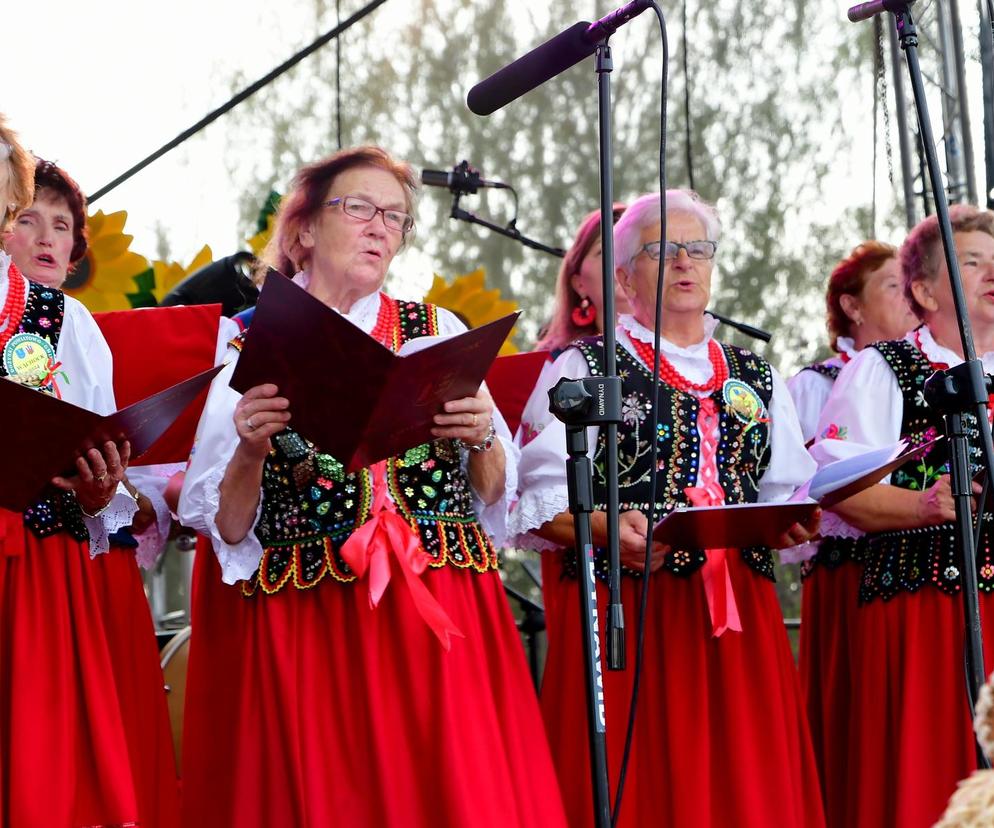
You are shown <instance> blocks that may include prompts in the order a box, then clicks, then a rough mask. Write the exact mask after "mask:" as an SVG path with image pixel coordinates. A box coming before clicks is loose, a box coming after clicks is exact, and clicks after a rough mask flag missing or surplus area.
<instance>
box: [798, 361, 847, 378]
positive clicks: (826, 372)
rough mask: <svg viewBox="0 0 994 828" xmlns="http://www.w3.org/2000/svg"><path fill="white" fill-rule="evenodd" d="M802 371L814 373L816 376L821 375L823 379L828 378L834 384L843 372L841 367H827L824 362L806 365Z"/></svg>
mask: <svg viewBox="0 0 994 828" xmlns="http://www.w3.org/2000/svg"><path fill="white" fill-rule="evenodd" d="M801 370H802V371H814V372H815V373H816V374H821V375H822V376H823V377H828V378H829V379H830V380H831V381H832V382H835V381H836V380H837V379H838V378H839V371H841V370H842V367H841V366H840V365H827V364H826V363H824V362H816V363H815V364H814V365H805V366H804V367H803V368H802V369H801Z"/></svg>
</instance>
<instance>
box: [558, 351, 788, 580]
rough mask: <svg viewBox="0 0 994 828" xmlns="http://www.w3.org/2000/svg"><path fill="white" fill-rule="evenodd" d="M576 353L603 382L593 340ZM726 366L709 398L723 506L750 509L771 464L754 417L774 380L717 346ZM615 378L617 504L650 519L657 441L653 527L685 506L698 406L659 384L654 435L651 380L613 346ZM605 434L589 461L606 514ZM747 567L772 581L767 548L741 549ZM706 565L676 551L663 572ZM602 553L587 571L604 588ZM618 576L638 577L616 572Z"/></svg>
mask: <svg viewBox="0 0 994 828" xmlns="http://www.w3.org/2000/svg"><path fill="white" fill-rule="evenodd" d="M574 347H577V348H578V349H579V350H580V352H581V353H582V354H583V356H584V358H585V359H586V361H587V365H588V366H589V368H590V371H591V373H592V374H595V375H597V374H599V375H601V376H603V374H604V365H603V350H604V349H603V346H602V343H601V339H600V337H594V338H591V339H587V340H582V341H580V342H578V343H577V344H576V345H575V346H574ZM721 347H722V352H723V354H724V356H725V360H726V362H727V364H728V372H729V373H728V380H727V381H726V382H725V383H724V385H723V387H722V388H720V389H718V390H716V391H714V392H713V393H712V394H711V395H710V397H709V399H711V400H713V401H714V405H715V408H716V411H717V413H718V423H719V440H718V446H717V457H716V460H717V465H718V473H719V480H718V482H719V483H720V485H721V487H722V488H723V489H724V494H725V502H726V503H754V502H755V501H756V500H757V498H758V496H759V479H760V477H762V475H763V472H765V471H766V469H767V467H768V466H769V463H770V425H769V421H768V418H767V417H765V416H761V415H762V413H763V411H766V410H768V409H769V404H770V400H771V399H772V398H773V374H772V371H771V369H770V366H769V364H768V363H767V362H766V361H765V360H763V359H762V358H760V357H758V356H756V355H755V354H753V353H751V352H749V351H745V350H742V349H740V348H736V347H734V346H732V345H725V344H722V346H721ZM617 360H618V374H619V375H620V376H621V382H622V386H621V393H622V403H621V405H622V408H621V415H622V420H623V422H622V424H621V425H620V426H618V468H619V472H620V474H619V478H620V482H619V487H618V500H619V505H620V509H621V511H623V512H624V511H628V510H631V509H638V510H639V511H641V512H642V513H643V514H646V515H648V513H649V470H650V463H651V450H652V440H653V439H655V440H656V442H657V451H658V463H659V471H658V474H657V479H656V491H657V500H656V504H655V515H656V519H657V520H658V519H659V518H661V517H662V516H663V515H665V514H667V513H668V512H670V511H671V510H673V509H675V508H676V507H678V506H690V505H691V504H690V503H689V501H688V497H687V495H686V493H685V491H684V490H685V489H686V488H687V487H689V486H691V484H693V483H695V482H696V481H697V477H698V475H697V470H698V463H699V445H698V443H699V440H700V438H699V435H698V430H697V416H698V411H699V409H700V405H701V404H700V400H699V399H698V398H697V397H695V396H694V395H693V394H688V393H684V392H682V391H679V390H677V389H675V388H673V387H671V386H669V385H667V384H666V383H665V382H662V383H660V386H659V394H660V397H659V412H658V413H659V424H658V427H657V431H656V434H655V435H651V434H649V429H650V427H651V423H652V416H651V415H652V412H651V410H650V407H649V405H650V400H651V399H652V374H651V369H650V368H647V367H646V366H645V365H643V364H642V362H640V361H639V360H638V359H636V358H635V357H634V356H632V354H631V353H629V352H628V350H626V349H625V348H623V347H621V346H619V347H618V357H617ZM605 432H606V430H605V429H601V431H600V434H599V436H598V439H597V446H596V452H595V455H594V461H593V463H594V508H595V509H600V510H606V509H607V487H606V473H605V450H606V436H605ZM741 555H742V556H743V559H744V560H745V561H746V563H748V564H749V566H750V567H751V568H752V569H753V570H755V571H756V572H758V573H760V574H761V575H763V576H764V577H767V578H769V579H771V580H772V579H773V558H772V556H771V555H770V552H769V550H768V549H765V548H759V547H754V548H749V549H742V550H741ZM704 562H705V554H704V552H703V550H700V549H675V550H671V551H670V552H669V553H667V555H666V559H665V562H664V564H663V568H664V569H665V570H666V571H668V572H670V573H671V574H674V575H680V576H687V575H690V574H692V573H694V572H696V571H697V570H699V569H700V568H701V567H702V566H703V565H704ZM607 564H608V561H607V554H606V551H605V550H604V549H597V550H596V560H595V565H594V571H595V573H596V575H597V577H598V578H600V579H601V580H602V581H605V582H606V581H607ZM566 572H567V574H569V575H571V576H572V575H574V574H575V559H573V560H571V559H570V558H567V565H566ZM623 573H624V574H625V575H628V576H631V577H641V573H639V572H636V571H634V570H630V569H627V568H624V567H623Z"/></svg>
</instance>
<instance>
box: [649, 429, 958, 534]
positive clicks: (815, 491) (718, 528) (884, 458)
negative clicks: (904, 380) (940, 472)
mask: <svg viewBox="0 0 994 828" xmlns="http://www.w3.org/2000/svg"><path fill="white" fill-rule="evenodd" d="M941 439H942V438H941V437H940V438H938V440H941ZM938 440H933V441H931V442H929V443H925V444H924V445H921V446H917V447H914V448H909V447H908V446H907V443H905V442H904V441H903V440H902V441H901V442H899V443H896V444H895V445H893V446H885V447H884V448H881V449H875V450H873V451H869V452H866V453H865V454H859V455H856V456H855V457H847V458H845V459H843V460H836V461H835V462H834V463H829V464H828V465H826V466H824V467H823V468H821V469H819V470H818V471H817V472H816V473H815V475H814V476H813V477H812V478H811V479H810V480H809V481H808V482H807V483H805V484H804V485H803V486H802V487H801V488H800V489H798V490H797V492H796V493H795V495H794V498H793V499H791V500H790V501H788V502H786V503H734V504H729V505H726V506H704V507H698V508H689V509H675V510H674V511H672V512H670V513H669V514H668V515H666V517H664V518H663V519H662V520H660V521H659V522H658V523H657V524H656V526H655V528H654V529H653V533H652V536H653V539H654V540H656V541H658V542H660V543H664V544H667V545H669V546H672V547H674V548H675V549H721V548H738V549H741V548H744V547H748V546H776V545H777V544H778V541H779V539H780V538H781V537H782V536H783V535H784V533H785V532H787V531H788V530H789V529H790V528H791V527H792V526H793V525H794V524H795V523H805V522H807V521H808V520H810V519H811V517H812V516H813V515H814V513H815V510H816V509H819V508H825V509H829V508H831V507H832V506H834V505H836V504H837V503H840V502H841V501H843V500H845V499H846V498H848V497H852V496H853V495H854V494H856V493H857V492H860V491H862V490H863V489H866V488H868V487H870V486H872V485H874V484H875V483H879V482H880V481H881V480H882V479H883V478H884V477H886V476H887V475H888V474H890V473H891V472H892V471H894V470H895V469H897V468H899V467H900V466H902V465H904V464H905V463H906V462H907V461H908V460H910V459H912V458H913V457H917V456H919V455H921V454H924V453H925V452H927V451H928V450H929V449H930V448H931V447H932V446H933V445H935V443H936V442H938Z"/></svg>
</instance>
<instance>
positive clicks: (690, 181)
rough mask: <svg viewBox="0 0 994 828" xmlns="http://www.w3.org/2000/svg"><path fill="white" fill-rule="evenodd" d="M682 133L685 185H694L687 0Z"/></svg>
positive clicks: (684, 33) (693, 188)
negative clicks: (685, 166) (685, 173)
mask: <svg viewBox="0 0 994 828" xmlns="http://www.w3.org/2000/svg"><path fill="white" fill-rule="evenodd" d="M682 15H683V24H682V25H683V135H684V139H683V140H684V152H685V153H686V157H687V186H689V187H690V189H691V190H696V189H697V188H696V187H695V186H694V152H693V143H692V142H691V138H690V69H689V68H688V66H687V0H683V8H682Z"/></svg>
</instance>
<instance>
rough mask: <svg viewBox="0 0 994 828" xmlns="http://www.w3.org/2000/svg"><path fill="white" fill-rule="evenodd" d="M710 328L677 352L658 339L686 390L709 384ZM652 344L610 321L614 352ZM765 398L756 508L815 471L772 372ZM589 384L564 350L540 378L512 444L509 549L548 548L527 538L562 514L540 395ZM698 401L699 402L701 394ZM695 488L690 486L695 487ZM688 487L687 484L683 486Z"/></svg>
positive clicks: (562, 435) (782, 496) (709, 322)
mask: <svg viewBox="0 0 994 828" xmlns="http://www.w3.org/2000/svg"><path fill="white" fill-rule="evenodd" d="M717 325H718V322H717V320H715V319H714V318H713V317H711V316H706V317H705V329H704V338H703V339H702V340H701V341H700V342H698V343H696V344H694V345H691V346H689V347H681V346H678V345H675V344H673V343H672V342H669V341H668V340H666V339H661V340H660V349H661V351H662V353H664V354H665V355H666V357H667V358H668V359H669V360H670V362H671V363H672V364H673V367H674V368H676V370H677V371H679V372H680V374H682V375H683V376H684V377H686V378H687V379H688V380H690V382H692V383H695V384H701V383H705V382H707V381H708V380H709V379H711V377H712V376H713V373H714V369H713V367H712V366H711V360H710V359H709V357H708V343H709V342H710V340H711V338H712V335H713V333H714V329H715V327H717ZM633 339H635V340H639V341H641V342H647V343H650V344H651V343H652V341H653V333H652V331H650V330H648V329H647V328H645V327H644V326H643V325H641V324H640V323H639V322H637V321H636V320H635V318H634V317H633V316H630V315H628V314H625V315H622V316H620V317H619V318H618V344H619V345H621V347H623V348H624V349H625V350H627V351H628V352H629V353H630V354H632V355H633V356H635V358H636V359H638V358H639V357H638V356H637V354H636V353H635V347H634V346H633V345H632V340H633ZM772 373H773V396H772V398H771V400H770V405H769V415H770V428H771V435H770V436H771V440H770V446H771V450H770V465H769V467H768V468H767V470H766V472H765V473H764V474H763V476H762V478H761V479H760V481H759V500H760V501H761V502H764V503H765V502H779V501H784V500H787V498H789V497H790V496H791V495H792V494H793V493H794V491H795V490H796V489H797V488H798V487H799V486H800V485H801V484H802V483H804V482H805V481H807V480H808V478H810V477H811V475H812V474H814V472H815V469H816V466H815V463H814V461H813V460H812V459H811V456H810V455H809V454H808V452H807V450H806V449H805V447H804V438H803V437H802V436H801V427H800V425H799V424H798V422H797V413H796V412H795V411H794V404H793V402H792V401H791V398H790V394H789V393H788V391H787V387H786V386H785V385H784V382H783V380H782V379H781V378H780V375H779V374H778V373H777V372H776V370H775V369H773V371H772ZM588 376H590V369H589V367H588V366H587V361H586V359H585V358H584V356H583V355H582V354H581V353H580V352H579V351H578V350H577V349H576V348H569V349H567V350H566V351H564V352H563V353H562V354H561V355H560V356H559V358H558V359H557V360H556V361H555V362H554V363H552V365H551V367H550V368H549V370H547V371H544V372H543V374H542V376H541V381H540V382H539V384H538V385H536V387H535V390H534V391H533V392H532V395H531V397H530V399H529V400H528V403H527V405H526V407H525V414H524V415H523V418H522V427H521V431H520V432H519V437H520V438H521V441H522V443H523V446H522V449H521V459H520V461H519V466H518V478H519V480H520V485H519V497H518V501H517V503H516V504H515V506H514V508H513V511H512V513H511V522H510V531H511V532H512V533H513V534H514V535H516V538H515V543H517V544H518V545H520V546H525V547H529V548H533V549H551V548H554V546H555V545H554V544H552V543H549V542H548V541H545V540H543V539H541V538H539V537H538V536H536V535H532V534H530V530H532V529H536V528H538V527H539V526H541V525H542V524H544V523H547V522H548V521H550V520H552V518H554V517H555V516H556V515H558V514H561V513H562V512H565V511H566V510H567V509H568V506H569V501H568V497H567V487H566V426H565V425H564V424H563V423H562V422H561V421H559V420H558V419H556V418H555V417H554V416H553V415H552V414H551V413H550V412H549V402H548V389H549V388H551V387H552V386H553V385H555V383H556V382H558V380H559V379H560V378H561V377H569V378H571V379H582V378H584V377H588ZM698 396H701V397H703V396H706V394H704V393H700V394H698ZM598 433H599V427H597V426H589V427H588V428H587V440H588V456H590V457H591V458H592V457H593V456H594V453H595V451H596V448H597V435H598ZM695 482H696V481H695ZM688 485H689V484H688Z"/></svg>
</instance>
